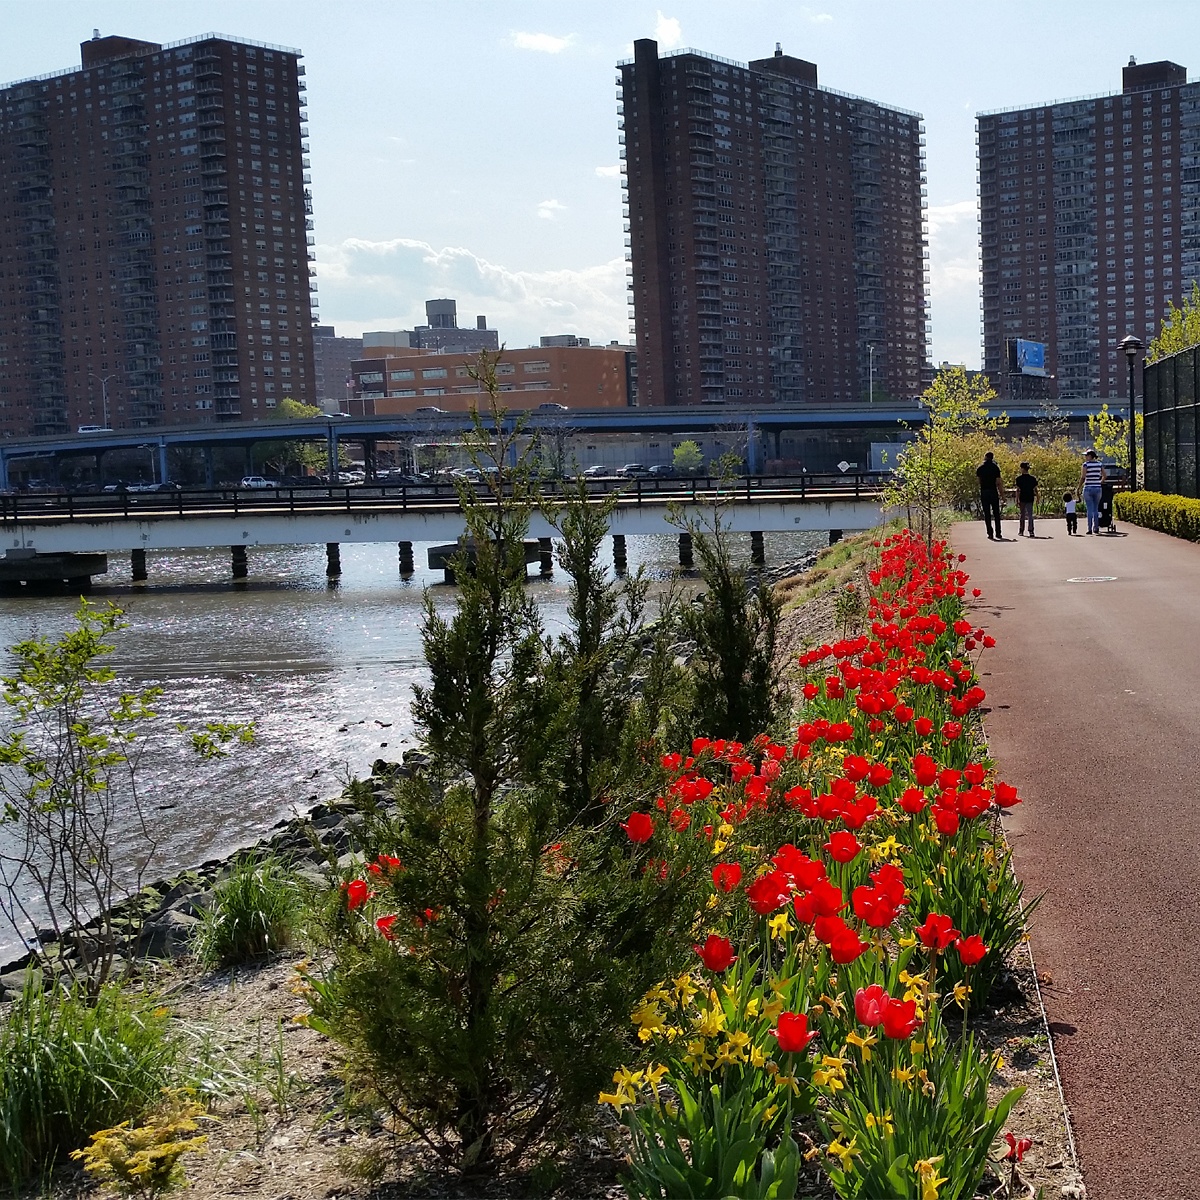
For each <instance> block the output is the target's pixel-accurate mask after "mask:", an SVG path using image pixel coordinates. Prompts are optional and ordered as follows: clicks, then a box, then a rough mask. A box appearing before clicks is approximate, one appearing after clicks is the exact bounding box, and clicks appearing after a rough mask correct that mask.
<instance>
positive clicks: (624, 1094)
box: [601, 532, 1031, 1200]
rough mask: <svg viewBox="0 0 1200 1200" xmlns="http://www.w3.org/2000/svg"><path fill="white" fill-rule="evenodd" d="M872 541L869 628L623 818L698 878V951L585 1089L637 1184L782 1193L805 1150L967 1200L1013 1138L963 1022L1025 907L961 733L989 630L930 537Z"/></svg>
mask: <svg viewBox="0 0 1200 1200" xmlns="http://www.w3.org/2000/svg"><path fill="white" fill-rule="evenodd" d="M879 551H880V557H879V563H878V566H877V567H876V568H875V569H874V570H873V571H872V572H871V574H870V582H871V587H872V594H871V597H870V600H869V609H868V622H869V633H865V634H863V635H861V636H858V637H855V638H852V639H846V640H842V641H839V642H837V643H835V644H833V645H826V646H821V647H819V648H817V649H815V650H813V651H810V652H807V653H805V654H804V655H802V656H801V658H800V666H801V668H802V670H803V671H804V673H805V680H804V684H803V695H804V699H805V705H804V709H803V711H802V713H801V717H802V721H801V723H800V725H799V727H798V728H797V729H796V730H795V732H794V735H793V736H790V737H789V738H788V739H786V740H783V739H774V738H771V737H768V736H765V735H764V736H761V737H759V738H756V739H755V740H754V742H753V743H752V744H749V745H740V744H737V743H732V742H723V741H711V740H707V739H699V740H697V741H696V742H695V743H694V744H693V745H692V748H691V753H690V754H689V755H687V756H686V757H684V756H682V755H679V754H672V755H668V756H667V757H665V758H664V759H663V763H662V765H663V770H664V775H663V778H662V788H661V793H660V795H659V796H658V797H657V799H656V800H655V801H654V803H653V804H651V805H645V806H642V807H640V808H639V809H637V810H635V811H632V812H629V813H628V814H627V815H626V819H625V821H624V828H625V831H626V833H627V835H628V838H629V840H630V843H631V849H632V854H633V857H634V859H635V862H636V864H637V866H638V867H639V868H640V869H641V870H642V871H644V872H646V873H648V874H650V875H655V876H657V877H659V878H661V879H663V880H664V881H666V880H671V879H672V878H673V877H676V876H678V875H679V874H680V873H685V874H686V873H697V872H699V871H703V872H704V874H705V878H706V880H708V879H711V886H710V887H709V888H708V892H707V896H706V898H705V901H704V907H703V911H702V912H701V913H700V914H699V917H698V922H697V925H696V929H695V949H694V954H695V957H694V960H693V961H694V963H695V966H694V968H693V969H691V970H686V971H684V972H682V973H680V974H679V975H677V976H676V977H674V978H670V979H665V980H662V981H659V982H658V983H656V984H655V985H654V986H653V987H651V988H649V990H648V991H647V992H646V995H645V997H644V998H643V1000H642V1002H641V1004H640V1005H639V1006H638V1007H637V1009H636V1010H635V1011H634V1013H633V1014H632V1018H633V1022H634V1025H635V1026H636V1028H637V1036H638V1039H639V1041H640V1043H641V1044H642V1045H643V1046H644V1047H645V1057H644V1059H643V1060H642V1061H641V1062H639V1063H637V1064H636V1065H634V1066H631V1067H624V1068H622V1069H621V1070H620V1071H618V1072H617V1074H616V1075H615V1076H614V1086H613V1089H612V1090H611V1091H607V1092H605V1093H604V1094H603V1095H602V1096H601V1099H602V1100H603V1101H605V1102H606V1103H608V1104H611V1105H612V1106H613V1107H614V1108H615V1109H616V1110H617V1111H618V1113H620V1115H621V1119H622V1120H623V1122H624V1123H625V1124H626V1126H627V1127H628V1128H629V1130H630V1133H631V1136H632V1144H633V1153H632V1178H631V1181H630V1183H631V1191H632V1192H633V1194H635V1195H640V1196H655V1197H667V1196H670V1197H681V1196H697V1197H699V1196H729V1195H738V1196H762V1197H767V1196H780V1197H786V1196H791V1195H794V1194H795V1190H796V1187H797V1180H798V1178H799V1177H800V1175H801V1174H802V1172H804V1171H805V1170H806V1165H805V1159H810V1160H811V1159H814V1158H818V1157H819V1158H821V1159H822V1161H823V1163H824V1169H825V1172H826V1173H827V1176H828V1179H829V1181H830V1183H831V1184H832V1187H833V1189H834V1190H835V1191H836V1193H837V1195H839V1196H843V1197H871V1198H882V1197H904V1198H909V1197H912V1198H917V1200H936V1198H938V1197H941V1198H942V1200H957V1198H964V1200H969V1197H971V1196H972V1195H973V1194H974V1192H975V1190H976V1187H977V1186H978V1184H979V1183H980V1181H981V1179H982V1178H983V1175H984V1173H985V1171H986V1170H987V1167H988V1162H989V1158H990V1157H992V1156H993V1152H994V1149H995V1148H996V1147H998V1146H999V1147H1000V1148H1001V1149H1004V1148H1006V1149H1007V1150H1008V1154H1009V1156H1011V1157H1016V1156H1017V1155H1018V1154H1019V1153H1020V1152H1021V1150H1022V1149H1023V1147H1021V1144H1020V1142H1019V1141H1018V1140H1015V1139H1012V1140H1010V1141H1009V1142H1008V1143H1007V1144H1005V1143H1001V1142H1000V1141H999V1139H1000V1134H1001V1132H1002V1130H1003V1125H1004V1122H1005V1119H1006V1117H1007V1114H1008V1112H1009V1111H1010V1109H1011V1108H1012V1106H1013V1104H1014V1103H1015V1102H1016V1101H1017V1099H1018V1098H1019V1096H1020V1093H1021V1089H1014V1090H1012V1091H1010V1092H1009V1093H1007V1094H1006V1095H1005V1096H1004V1097H1003V1098H1002V1099H1001V1100H1000V1101H999V1103H997V1104H994V1105H992V1104H989V1097H988V1085H989V1082H990V1081H991V1079H992V1076H993V1074H994V1072H995V1070H996V1067H997V1059H996V1057H994V1056H992V1055H990V1054H986V1053H984V1052H983V1051H981V1050H979V1049H977V1047H976V1043H975V1039H974V1036H973V1034H972V1032H971V1029H970V1014H971V1012H972V1009H973V1008H974V1009H976V1010H977V1009H978V1008H979V1007H980V1006H981V1005H982V1004H983V1003H984V1002H985V1001H986V998H987V993H988V991H989V989H990V988H991V987H992V985H993V983H994V982H995V980H996V979H997V977H998V975H999V974H1000V972H1001V971H1002V970H1003V969H1004V965H1005V961H1006V959H1007V957H1008V954H1009V953H1010V952H1011V950H1012V949H1013V948H1014V947H1015V946H1016V944H1017V943H1018V942H1019V940H1020V939H1021V937H1022V935H1023V930H1024V918H1025V916H1026V915H1027V913H1028V911H1029V908H1030V907H1031V906H1030V905H1029V904H1026V903H1025V902H1024V901H1023V898H1022V894H1021V887H1020V885H1019V884H1018V883H1016V882H1015V880H1014V879H1013V876H1012V874H1011V871H1010V870H1009V861H1008V854H1007V852H1006V851H1005V849H1004V845H1003V839H1002V836H1001V833H1000V829H999V814H1000V811H1001V810H1002V809H1004V808H1007V807H1010V806H1011V805H1013V804H1016V803H1018V802H1019V798H1018V796H1017V794H1016V792H1015V790H1014V789H1013V788H1012V787H1010V786H1009V785H1007V784H1005V783H1004V782H1003V781H1000V780H998V779H997V778H996V777H995V773H994V770H993V766H992V764H991V762H990V760H989V758H988V756H987V754H986V750H985V748H984V743H983V738H982V731H981V727H980V719H979V707H980V705H981V703H982V702H983V700H984V692H983V689H982V688H981V687H979V686H978V683H977V680H976V673H975V661H974V660H975V658H976V657H977V655H978V653H979V652H980V651H981V650H982V649H984V648H986V647H988V646H990V645H992V644H993V643H992V639H991V638H990V637H989V636H988V635H987V633H986V632H985V631H984V630H982V629H980V628H977V627H976V626H975V624H974V623H973V622H972V621H970V620H969V619H967V617H966V615H965V605H964V599H965V596H966V588H967V582H968V580H967V576H966V575H965V573H964V572H963V571H962V570H961V568H960V567H959V565H958V562H956V561H954V560H953V558H952V556H951V555H950V554H949V552H948V550H947V548H946V547H945V545H944V544H935V545H934V546H933V547H932V549H931V550H927V549H926V546H925V544H924V543H923V542H922V541H920V540H919V539H916V538H914V537H913V536H912V535H911V534H909V533H907V532H904V533H900V534H897V535H895V536H893V537H890V538H888V539H887V540H886V541H884V542H883V543H881V544H880V546H879ZM960 561H961V560H960ZM978 594H979V593H978V590H976V591H975V592H974V595H976V596H978ZM806 1134H811V1135H813V1136H811V1137H809V1138H808V1144H809V1146H810V1148H809V1149H808V1150H807V1152H805V1151H802V1149H801V1146H800V1144H799V1142H798V1141H797V1140H796V1139H797V1136H800V1137H801V1138H804V1137H805V1136H806ZM996 1156H997V1157H998V1156H999V1150H996Z"/></svg>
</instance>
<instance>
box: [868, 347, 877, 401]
mask: <svg viewBox="0 0 1200 1200" xmlns="http://www.w3.org/2000/svg"><path fill="white" fill-rule="evenodd" d="M867 380H868V383H867V403H868V404H874V403H875V347H874V346H873V345H869V346H868V347H867Z"/></svg>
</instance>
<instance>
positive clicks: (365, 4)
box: [0, 0, 1200, 366]
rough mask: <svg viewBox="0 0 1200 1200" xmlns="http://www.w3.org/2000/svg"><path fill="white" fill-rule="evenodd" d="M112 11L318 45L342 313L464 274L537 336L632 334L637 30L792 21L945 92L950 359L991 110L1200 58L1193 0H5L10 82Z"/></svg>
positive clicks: (936, 227)
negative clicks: (628, 76)
mask: <svg viewBox="0 0 1200 1200" xmlns="http://www.w3.org/2000/svg"><path fill="white" fill-rule="evenodd" d="M93 27H99V28H100V30H101V32H102V33H104V34H111V33H123V34H127V35H130V36H133V37H140V38H146V39H149V40H152V41H176V40H179V39H181V38H184V37H190V36H192V35H194V34H198V33H205V32H209V31H214V32H220V33H225V34H230V35H232V36H237V37H247V38H253V39H255V40H258V41H266V42H274V43H279V44H282V45H286V46H294V47H297V48H299V49H300V50H302V51H303V53H304V55H305V60H304V61H305V64H306V66H307V78H308V86H309V91H308V98H309V126H310V129H311V143H312V163H313V168H312V173H313V192H314V208H315V220H316V236H317V242H318V246H317V250H318V263H317V265H318V268H319V272H320V274H319V278H318V282H319V284H320V299H321V318H322V320H323V321H325V322H327V323H333V324H336V325H337V326H338V329H339V332H347V333H358V332H361V331H362V330H364V329H396V328H403V327H408V326H411V325H413V324H414V323H420V322H421V321H422V320H423V313H424V307H423V306H424V301H425V300H426V299H427V298H429V297H432V296H453V297H456V298H457V299H458V301H459V319H460V323H461V324H473V323H474V317H475V315H476V314H478V313H485V314H487V317H488V323H489V326H490V327H493V328H498V329H499V330H500V335H501V338H502V339H503V340H505V341H507V342H508V344H509V345H513V346H523V345H527V344H529V343H536V340H537V338H538V337H539V336H540V335H541V334H543V333H560V332H574V333H579V334H581V335H584V336H588V337H591V338H593V339H595V340H601V341H608V340H611V339H613V338H619V339H622V340H625V339H626V338H627V336H628V317H627V310H626V303H625V295H624V262H623V255H624V244H623V238H624V235H623V233H622V227H621V191H620V179H619V177H618V174H617V169H616V168H617V161H618V159H617V125H616V84H615V78H616V73H615V71H614V67H615V64H616V63H617V61H618V60H619V59H621V58H624V57H625V56H626V55H627V54H628V53H629V52H630V48H631V45H632V42H633V40H634V39H635V38H640V37H656V36H657V37H658V39H659V43H660V47H661V48H663V49H667V48H674V47H679V46H692V47H695V48H696V49H699V50H705V51H708V52H710V53H713V54H719V55H721V56H722V57H725V58H731V59H735V60H738V61H741V62H745V61H747V60H748V59H751V58H758V57H764V56H766V55H768V54H770V53H771V52H772V51H773V49H774V47H775V43H776V42H781V43H782V44H783V48H784V50H785V52H787V53H790V54H794V55H796V56H798V57H801V58H808V59H811V60H812V61H814V62H816V63H817V65H818V69H819V77H820V81H821V83H822V84H825V85H827V86H830V87H834V88H837V89H839V90H841V91H846V92H853V93H856V94H858V95H862V96H868V97H870V98H871V99H873V100H878V101H881V102H883V103H889V104H896V105H899V106H900V107H903V108H909V109H916V110H917V111H919V112H921V113H923V114H924V117H925V125H926V132H927V136H928V146H927V153H928V176H929V206H930V207H929V227H930V237H931V246H930V250H931V275H932V317H933V347H932V349H933V358H934V360H935V361H936V362H940V361H943V360H949V361H955V362H966V363H967V364H968V365H969V366H977V365H978V361H979V284H978V252H977V242H976V201H975V122H974V116H975V113H976V112H977V111H979V110H985V109H992V108H1002V107H1008V106H1010V105H1019V104H1025V103H1036V102H1044V101H1048V100H1054V99H1063V98H1068V97H1072V96H1078V95H1084V94H1091V93H1097V92H1109V91H1116V90H1119V87H1120V78H1121V76H1120V72H1121V67H1122V66H1123V65H1124V64H1125V63H1126V62H1127V61H1128V59H1129V56H1130V55H1131V54H1133V55H1136V57H1137V58H1138V61H1139V62H1149V61H1153V60H1155V59H1160V58H1170V59H1173V60H1174V61H1176V62H1182V63H1183V64H1184V65H1185V66H1188V67H1194V68H1196V69H1197V70H1200V5H1198V4H1195V3H1194V2H1191V0H1137V3H1133V4H1130V3H1128V0H1126V2H1125V3H1121V4H1118V3H1110V2H1108V0H1088V2H1087V3H1084V2H1083V0H1074V2H1067V0H1041V2H1040V3H1027V2H1024V0H1008V2H1006V3H1003V4H1000V3H992V4H986V5H985V4H979V3H974V2H972V0H959V2H957V3H951V2H947V0H926V2H915V0H909V2H902V0H814V2H813V3H811V4H809V3H805V4H801V3H793V2H791V0H786V2H785V0H727V2H726V3H720V4H718V3H690V2H689V3H672V2H671V0H657V2H651V3H648V4H647V3H636V2H633V0H606V2H605V3H573V2H571V0H557V2H554V3H551V2H536V0H511V2H504V3H500V2H495V0H489V2H485V0H437V2H434V0H429V2H416V0H390V2H387V3H384V2H380V0H343V2H342V3H335V2H333V0H322V2H321V3H313V2H310V0H238V2H236V3H235V2H231V0H208V2H206V3H203V4H199V3H191V2H190V0H91V2H90V3H87V4H84V3H79V2H76V0H37V2H33V3H31V2H29V0H0V34H2V36H0V83H4V82H9V81H12V80H15V79H19V78H24V77H26V76H31V75H38V74H42V73H44V72H48V71H53V70H57V69H60V68H64V67H69V66H72V65H77V64H78V62H79V47H78V43H79V42H80V41H82V40H84V39H86V38H88V37H90V36H91V32H92V29H93ZM1193 50H1195V51H1196V53H1195V54H1193V53H1192V51H1193ZM1189 57H1192V58H1195V59H1196V60H1197V61H1195V62H1192V61H1189Z"/></svg>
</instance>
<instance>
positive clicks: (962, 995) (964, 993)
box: [954, 983, 971, 1008]
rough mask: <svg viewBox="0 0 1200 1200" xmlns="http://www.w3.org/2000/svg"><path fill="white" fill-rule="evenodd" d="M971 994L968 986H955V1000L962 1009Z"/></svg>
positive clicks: (962, 984) (961, 984)
mask: <svg viewBox="0 0 1200 1200" xmlns="http://www.w3.org/2000/svg"><path fill="white" fill-rule="evenodd" d="M970 994H971V989H970V988H969V987H967V985H966V984H965V983H956V984H955V985H954V1000H955V1003H957V1004H958V1007H959V1008H962V1007H963V1006H964V1005H965V1004H966V1002H967V997H968V996H969V995H970Z"/></svg>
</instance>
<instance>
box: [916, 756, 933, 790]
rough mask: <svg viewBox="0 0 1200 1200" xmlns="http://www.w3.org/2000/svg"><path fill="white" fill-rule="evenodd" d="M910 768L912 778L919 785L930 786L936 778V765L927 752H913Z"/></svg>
mask: <svg viewBox="0 0 1200 1200" xmlns="http://www.w3.org/2000/svg"><path fill="white" fill-rule="evenodd" d="M912 768H913V778H914V779H915V780H916V781H917V783H918V784H919V785H920V786H921V787H930V786H931V785H932V784H933V781H934V780H935V779H936V778H937V774H938V765H937V763H935V762H934V761H933V759H932V758H930V757H929V755H928V754H914V755H913V760H912Z"/></svg>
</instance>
